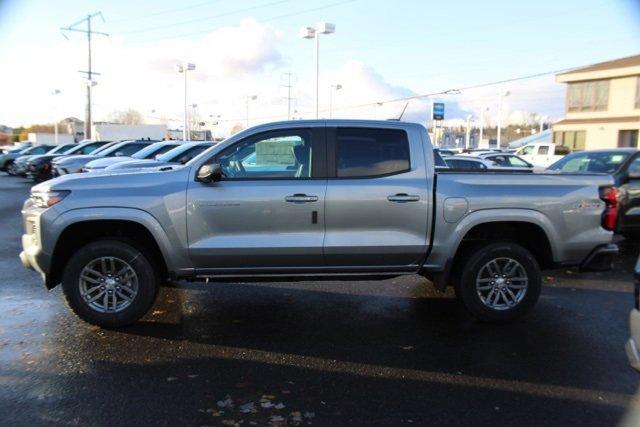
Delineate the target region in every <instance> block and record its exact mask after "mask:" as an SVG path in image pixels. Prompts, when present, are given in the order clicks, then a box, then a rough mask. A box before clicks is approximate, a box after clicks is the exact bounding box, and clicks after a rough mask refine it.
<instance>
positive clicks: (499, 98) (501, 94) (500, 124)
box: [497, 90, 511, 148]
mask: <svg viewBox="0 0 640 427" xmlns="http://www.w3.org/2000/svg"><path fill="white" fill-rule="evenodd" d="M510 94H511V92H509V91H508V90H506V91H504V92H500V95H499V96H498V138H497V139H498V141H497V143H498V148H500V147H501V145H500V137H501V136H502V98H504V97H505V96H509V95H510Z"/></svg>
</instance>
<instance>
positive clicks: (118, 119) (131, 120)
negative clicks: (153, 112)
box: [109, 108, 144, 125]
mask: <svg viewBox="0 0 640 427" xmlns="http://www.w3.org/2000/svg"><path fill="white" fill-rule="evenodd" d="M109 121H111V122H113V123H118V124H122V125H141V124H143V123H144V117H142V114H140V112H138V111H136V110H134V109H133V108H129V109H128V110H122V111H120V110H119V111H114V112H112V113H111V114H109Z"/></svg>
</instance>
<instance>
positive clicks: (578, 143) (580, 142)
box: [553, 130, 587, 151]
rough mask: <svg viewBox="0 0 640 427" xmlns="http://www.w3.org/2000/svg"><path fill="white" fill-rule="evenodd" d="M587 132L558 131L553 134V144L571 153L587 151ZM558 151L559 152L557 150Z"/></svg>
mask: <svg viewBox="0 0 640 427" xmlns="http://www.w3.org/2000/svg"><path fill="white" fill-rule="evenodd" d="M586 139H587V132H586V131H584V130H576V131H573V130H568V131H562V132H560V131H556V132H554V133H553V143H554V144H556V145H558V146H562V147H566V148H568V149H569V150H571V151H582V150H584V149H585V146H586ZM556 151H557V150H556Z"/></svg>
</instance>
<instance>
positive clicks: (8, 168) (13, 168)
mask: <svg viewBox="0 0 640 427" xmlns="http://www.w3.org/2000/svg"><path fill="white" fill-rule="evenodd" d="M5 171H6V172H7V173H8V174H9V175H11V176H15V175H16V165H15V164H14V162H13V161H9V162H8V163H7V164H6V165H5Z"/></svg>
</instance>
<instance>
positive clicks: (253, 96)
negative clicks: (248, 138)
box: [246, 95, 258, 127]
mask: <svg viewBox="0 0 640 427" xmlns="http://www.w3.org/2000/svg"><path fill="white" fill-rule="evenodd" d="M256 99H258V95H247V98H246V109H247V124H246V127H249V101H255V100H256Z"/></svg>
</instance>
